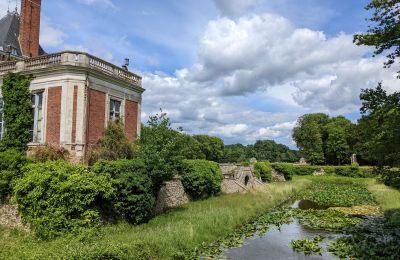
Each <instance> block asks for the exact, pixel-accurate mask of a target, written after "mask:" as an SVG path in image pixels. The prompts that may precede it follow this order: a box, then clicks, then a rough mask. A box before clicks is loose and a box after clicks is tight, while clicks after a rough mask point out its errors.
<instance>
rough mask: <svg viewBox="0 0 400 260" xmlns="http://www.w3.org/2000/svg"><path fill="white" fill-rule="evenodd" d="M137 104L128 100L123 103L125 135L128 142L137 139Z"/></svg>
mask: <svg viewBox="0 0 400 260" xmlns="http://www.w3.org/2000/svg"><path fill="white" fill-rule="evenodd" d="M137 117H138V103H136V102H134V101H130V100H126V102H125V134H126V136H127V137H128V138H129V140H131V141H134V140H136V138H137V124H138V118H137Z"/></svg>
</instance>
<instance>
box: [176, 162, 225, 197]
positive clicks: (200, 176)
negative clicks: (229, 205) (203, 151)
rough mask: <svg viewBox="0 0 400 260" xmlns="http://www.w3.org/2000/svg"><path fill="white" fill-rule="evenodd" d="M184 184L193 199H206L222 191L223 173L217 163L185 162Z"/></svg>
mask: <svg viewBox="0 0 400 260" xmlns="http://www.w3.org/2000/svg"><path fill="white" fill-rule="evenodd" d="M183 164H184V166H183V178H182V183H183V186H184V187H185V190H186V191H187V192H188V193H189V194H190V195H191V196H192V197H193V198H206V197H208V196H212V195H216V194H218V193H219V192H220V191H221V182H222V179H223V176H222V171H221V169H220V167H219V165H218V164H217V163H215V162H211V161H206V160H184V161H183Z"/></svg>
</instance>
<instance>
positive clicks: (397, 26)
mask: <svg viewBox="0 0 400 260" xmlns="http://www.w3.org/2000/svg"><path fill="white" fill-rule="evenodd" d="M366 9H367V10H373V13H372V17H371V18H370V19H369V21H370V22H372V23H373V24H374V25H373V26H368V30H367V33H365V34H356V35H355V36H354V42H355V43H356V44H357V45H367V46H375V48H376V50H375V52H374V53H375V55H379V54H382V53H383V52H384V51H389V52H388V54H387V56H386V57H387V61H386V62H385V67H390V66H391V65H392V64H394V63H395V60H396V59H398V58H399V57H400V22H399V19H400V0H372V1H371V3H370V4H369V5H368V6H367V7H366ZM398 78H400V71H399V72H398Z"/></svg>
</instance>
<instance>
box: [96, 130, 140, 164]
mask: <svg viewBox="0 0 400 260" xmlns="http://www.w3.org/2000/svg"><path fill="white" fill-rule="evenodd" d="M135 153H136V148H135V145H134V144H133V143H132V142H131V141H129V139H128V138H127V137H126V136H125V132H124V129H123V125H122V124H121V123H119V122H109V123H108V126H107V128H106V130H105V132H104V135H103V137H102V138H101V139H100V140H99V141H98V143H97V144H96V146H95V147H94V148H93V149H91V150H90V153H89V159H88V163H89V165H93V164H95V163H96V162H97V161H99V160H110V161H111V160H119V159H133V157H134V155H135Z"/></svg>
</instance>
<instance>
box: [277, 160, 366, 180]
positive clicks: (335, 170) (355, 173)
mask: <svg viewBox="0 0 400 260" xmlns="http://www.w3.org/2000/svg"><path fill="white" fill-rule="evenodd" d="M272 167H273V168H274V169H275V170H276V171H278V172H280V173H282V174H284V175H285V178H286V176H293V175H302V176H303V175H313V174H314V172H315V171H319V170H321V169H322V170H324V172H325V174H327V175H334V174H335V175H338V176H344V177H353V178H367V177H372V176H373V174H372V168H371V167H359V166H358V165H352V166H348V165H347V166H311V165H296V164H291V163H274V164H272Z"/></svg>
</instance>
